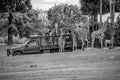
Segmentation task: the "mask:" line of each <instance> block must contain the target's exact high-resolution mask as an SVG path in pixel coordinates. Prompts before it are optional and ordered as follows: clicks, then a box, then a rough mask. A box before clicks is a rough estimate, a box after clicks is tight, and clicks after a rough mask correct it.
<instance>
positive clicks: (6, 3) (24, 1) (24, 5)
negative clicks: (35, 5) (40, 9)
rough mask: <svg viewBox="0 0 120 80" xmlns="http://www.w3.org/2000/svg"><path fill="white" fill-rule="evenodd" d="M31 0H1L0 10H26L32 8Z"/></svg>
mask: <svg viewBox="0 0 120 80" xmlns="http://www.w3.org/2000/svg"><path fill="white" fill-rule="evenodd" d="M30 1H31V0H1V1H0V12H8V11H9V10H11V11H12V12H26V11H27V10H30V9H31V8H32V5H31V2H30Z"/></svg>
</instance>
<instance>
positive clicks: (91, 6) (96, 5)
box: [80, 0, 120, 24]
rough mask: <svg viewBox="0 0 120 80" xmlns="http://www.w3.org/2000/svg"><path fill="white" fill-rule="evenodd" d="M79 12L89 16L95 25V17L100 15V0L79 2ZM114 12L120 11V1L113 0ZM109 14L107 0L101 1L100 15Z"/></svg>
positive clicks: (82, 0) (81, 0)
mask: <svg viewBox="0 0 120 80" xmlns="http://www.w3.org/2000/svg"><path fill="white" fill-rule="evenodd" d="M80 3H81V11H82V12H83V13H84V14H86V15H91V21H93V22H91V23H92V24H94V23H95V24H96V23H97V21H98V20H97V15H98V14H100V0H80ZM115 5H116V6H115V12H119V11H120V0H115ZM108 12H110V6H109V0H102V13H103V14H105V13H108Z"/></svg>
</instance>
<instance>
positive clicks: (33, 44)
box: [27, 40, 38, 48]
mask: <svg viewBox="0 0 120 80" xmlns="http://www.w3.org/2000/svg"><path fill="white" fill-rule="evenodd" d="M27 46H28V47H29V48H33V47H38V44H37V41H36V40H34V41H31V42H29V43H28V45H27Z"/></svg>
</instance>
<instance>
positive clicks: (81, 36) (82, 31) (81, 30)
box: [71, 22, 88, 51]
mask: <svg viewBox="0 0 120 80" xmlns="http://www.w3.org/2000/svg"><path fill="white" fill-rule="evenodd" d="M80 26H81V27H80ZM84 26H86V24H84V23H82V22H81V23H75V24H73V25H72V29H71V31H72V37H73V38H72V39H73V50H74V47H75V46H77V40H76V37H77V38H78V40H81V42H82V50H83V51H84V45H85V41H87V44H88V39H87V35H88V30H87V29H86V28H85V27H84ZM74 32H75V33H76V34H77V36H76V35H75V34H74Z"/></svg>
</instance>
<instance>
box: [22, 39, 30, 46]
mask: <svg viewBox="0 0 120 80" xmlns="http://www.w3.org/2000/svg"><path fill="white" fill-rule="evenodd" d="M28 42H29V40H28V41H26V42H25V43H23V44H21V45H22V46H24V45H26V44H27V43H28Z"/></svg>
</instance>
